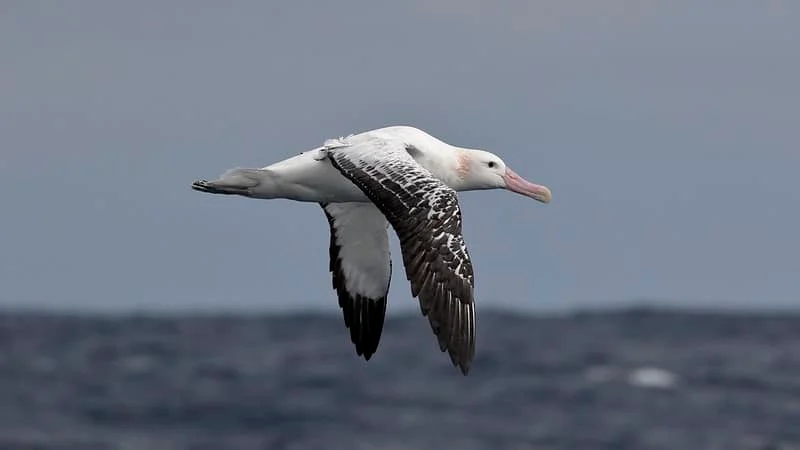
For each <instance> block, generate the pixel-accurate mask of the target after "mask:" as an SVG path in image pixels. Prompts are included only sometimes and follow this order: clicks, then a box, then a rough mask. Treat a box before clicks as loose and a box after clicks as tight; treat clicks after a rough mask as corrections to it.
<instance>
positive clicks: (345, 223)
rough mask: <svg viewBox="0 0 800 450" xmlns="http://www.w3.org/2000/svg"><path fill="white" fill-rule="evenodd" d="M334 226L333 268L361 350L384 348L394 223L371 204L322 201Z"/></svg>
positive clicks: (366, 356)
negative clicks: (390, 222)
mask: <svg viewBox="0 0 800 450" xmlns="http://www.w3.org/2000/svg"><path fill="white" fill-rule="evenodd" d="M321 206H322V209H323V210H324V211H325V216H326V217H327V218H328V224H329V225H330V234H331V242H330V267H329V269H330V271H331V274H332V276H333V288H334V289H335V290H336V294H337V295H338V297H339V307H340V308H341V309H342V313H343V315H344V324H345V326H346V327H347V328H348V329H350V340H352V341H353V344H355V346H356V353H357V354H358V355H359V356H361V355H363V356H364V359H366V360H369V358H370V357H371V356H372V355H373V354H374V353H375V351H376V350H377V349H378V344H379V342H380V339H381V332H382V331H383V320H384V317H385V315H386V296H387V294H388V292H389V282H390V280H391V277H392V260H391V256H390V254H389V236H388V233H387V228H388V223H387V222H386V217H384V215H383V213H381V212H380V210H378V208H376V207H375V205H373V204H371V203H329V204H326V205H321Z"/></svg>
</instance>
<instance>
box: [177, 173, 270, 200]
mask: <svg viewBox="0 0 800 450" xmlns="http://www.w3.org/2000/svg"><path fill="white" fill-rule="evenodd" d="M263 178H264V171H263V170H262V169H246V168H238V169H231V170H228V171H227V172H225V173H224V174H222V176H221V177H219V179H217V180H214V181H208V180H197V181H195V182H194V183H192V189H194V190H195V191H200V192H208V193H210V194H224V195H244V196H249V195H250V193H251V189H253V188H255V187H257V186H258V185H259V184H261V180H262V179H263Z"/></svg>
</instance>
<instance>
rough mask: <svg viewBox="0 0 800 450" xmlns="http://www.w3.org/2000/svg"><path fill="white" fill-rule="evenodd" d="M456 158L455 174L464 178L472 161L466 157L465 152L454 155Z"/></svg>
mask: <svg viewBox="0 0 800 450" xmlns="http://www.w3.org/2000/svg"><path fill="white" fill-rule="evenodd" d="M456 158H457V159H458V167H456V172H458V176H460V177H461V178H464V177H466V176H467V174H468V173H469V170H470V167H472V166H471V163H472V160H471V159H470V158H469V155H467V152H462V151H460V152H458V153H457V154H456Z"/></svg>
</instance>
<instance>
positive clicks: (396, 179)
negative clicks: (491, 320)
mask: <svg viewBox="0 0 800 450" xmlns="http://www.w3.org/2000/svg"><path fill="white" fill-rule="evenodd" d="M328 157H329V159H330V160H331V163H332V164H333V166H334V167H336V169H338V170H339V171H340V172H341V173H342V174H343V175H344V176H345V177H347V178H348V179H349V180H350V181H352V182H353V183H354V184H355V185H356V186H358V187H359V188H360V189H361V190H362V191H363V192H364V194H366V195H367V197H368V198H369V199H370V200H371V201H372V202H373V203H374V204H375V206H376V207H377V208H378V209H379V210H380V211H381V212H382V213H383V215H384V216H385V217H386V219H387V220H388V221H389V223H390V224H391V225H392V228H394V230H395V232H396V233H397V236H398V238H399V240H400V248H401V250H402V255H403V265H404V266H405V271H406V278H407V279H408V281H409V282H410V284H411V292H412V294H413V295H414V297H418V298H419V301H420V309H421V312H422V314H423V315H425V316H427V317H428V320H429V322H430V325H431V328H432V330H433V332H434V334H435V335H436V337H437V340H438V342H439V347H440V349H441V350H442V351H447V352H448V353H449V355H450V359H451V361H452V362H453V364H454V365H456V366H458V367H460V369H461V371H462V373H463V374H464V375H466V374H467V373H468V372H469V367H470V364H471V362H472V359H473V357H474V354H475V304H474V303H475V302H474V298H473V287H474V276H473V269H472V263H471V261H470V257H469V252H468V251H467V246H466V243H465V242H464V238H463V236H462V233H461V209H460V207H459V204H458V197H457V195H456V192H455V191H454V190H453V189H451V188H449V187H448V186H447V185H445V184H444V183H443V182H442V181H440V180H438V179H437V178H435V177H434V176H433V175H432V174H431V173H430V172H429V171H428V170H426V169H425V168H424V167H422V166H421V165H420V164H418V163H417V162H416V161H415V160H414V159H413V158H412V157H411V155H410V154H409V153H408V151H407V149H406V147H405V145H404V144H403V143H401V142H396V141H391V140H387V139H379V138H372V139H367V140H365V141H361V142H359V143H355V144H352V145H348V146H337V147H335V148H330V149H329V150H328Z"/></svg>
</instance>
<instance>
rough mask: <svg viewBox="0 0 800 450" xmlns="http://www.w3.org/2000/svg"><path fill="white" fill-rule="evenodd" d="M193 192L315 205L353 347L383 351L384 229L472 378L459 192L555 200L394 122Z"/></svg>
mask: <svg viewBox="0 0 800 450" xmlns="http://www.w3.org/2000/svg"><path fill="white" fill-rule="evenodd" d="M192 189H194V190H197V191H201V192H208V193H212V194H226V195H239V196H244V197H249V198H255V199H274V198H282V199H290V200H295V201H299V202H311V203H317V204H319V205H320V206H321V208H322V210H323V212H324V214H325V217H326V218H327V221H328V226H329V232H330V246H329V252H330V264H329V270H330V272H331V276H332V285H333V289H334V290H335V291H336V294H337V296H338V299H339V306H340V308H341V310H342V313H343V315H344V323H345V326H346V327H347V328H348V329H349V330H350V339H351V341H352V342H353V344H354V345H355V350H356V354H358V355H359V356H363V358H364V359H366V360H369V359H370V357H371V356H372V355H373V354H374V353H375V352H376V351H377V348H378V344H379V342H380V338H381V332H382V330H383V324H384V317H385V314H386V301H387V294H388V292H389V284H390V280H391V277H392V261H391V255H390V251H389V236H388V228H389V226H390V225H391V227H392V228H393V229H394V231H395V233H396V234H397V237H398V238H399V242H400V249H401V253H402V257H403V265H404V267H405V273H406V278H407V280H408V281H409V282H410V285H411V293H412V295H413V297H417V298H418V299H419V304H420V309H421V311H422V315H423V316H427V317H428V320H429V322H430V325H431V328H432V329H433V332H434V334H435V335H436V337H437V339H438V343H439V348H440V350H441V351H442V352H444V351H447V352H448V354H449V356H450V359H451V361H452V363H453V365H454V366H457V367H459V368H460V370H461V372H462V373H463V374H464V375H467V373H468V372H469V369H470V365H471V363H472V359H473V357H474V355H475V325H476V322H475V298H474V294H473V287H474V274H473V270H472V263H471V261H470V256H469V252H468V251H467V246H466V243H465V242H464V237H463V236H462V233H461V210H460V207H459V204H458V197H457V195H456V192H459V191H473V190H484V189H506V190H509V191H512V192H516V193H518V194H522V195H525V196H527V197H530V198H533V199H535V200H538V201H539V202H542V203H548V202H550V198H551V194H550V190H549V189H548V188H547V187H546V186H542V185H539V184H534V183H531V182H529V181H527V180H525V179H524V178H522V177H521V176H520V175H518V174H517V173H515V172H514V171H512V170H511V169H510V168H508V167H507V166H506V164H505V162H504V161H503V160H502V159H501V158H500V157H498V156H497V155H495V154H493V153H490V152H487V151H484V150H477V149H470V148H463V147H457V146H454V145H450V144H447V143H445V142H443V141H441V140H439V139H437V138H435V137H433V136H431V135H430V134H428V133H426V132H425V131H422V130H420V129H418V128H414V127H409V126H390V127H385V128H379V129H375V130H371V131H366V132H363V133H359V134H352V135H350V136H347V137H341V138H336V139H328V140H326V141H325V142H324V143H323V145H322V146H320V147H317V148H314V149H312V150H308V151H305V152H302V153H300V154H299V155H297V156H294V157H291V158H288V159H285V160H283V161H280V162H277V163H275V164H272V165H269V166H266V167H263V168H260V169H252V168H237V169H232V170H228V171H227V172H225V173H224V174H223V175H222V176H221V177H220V178H219V179H217V180H214V181H207V180H199V181H195V182H194V183H192Z"/></svg>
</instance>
